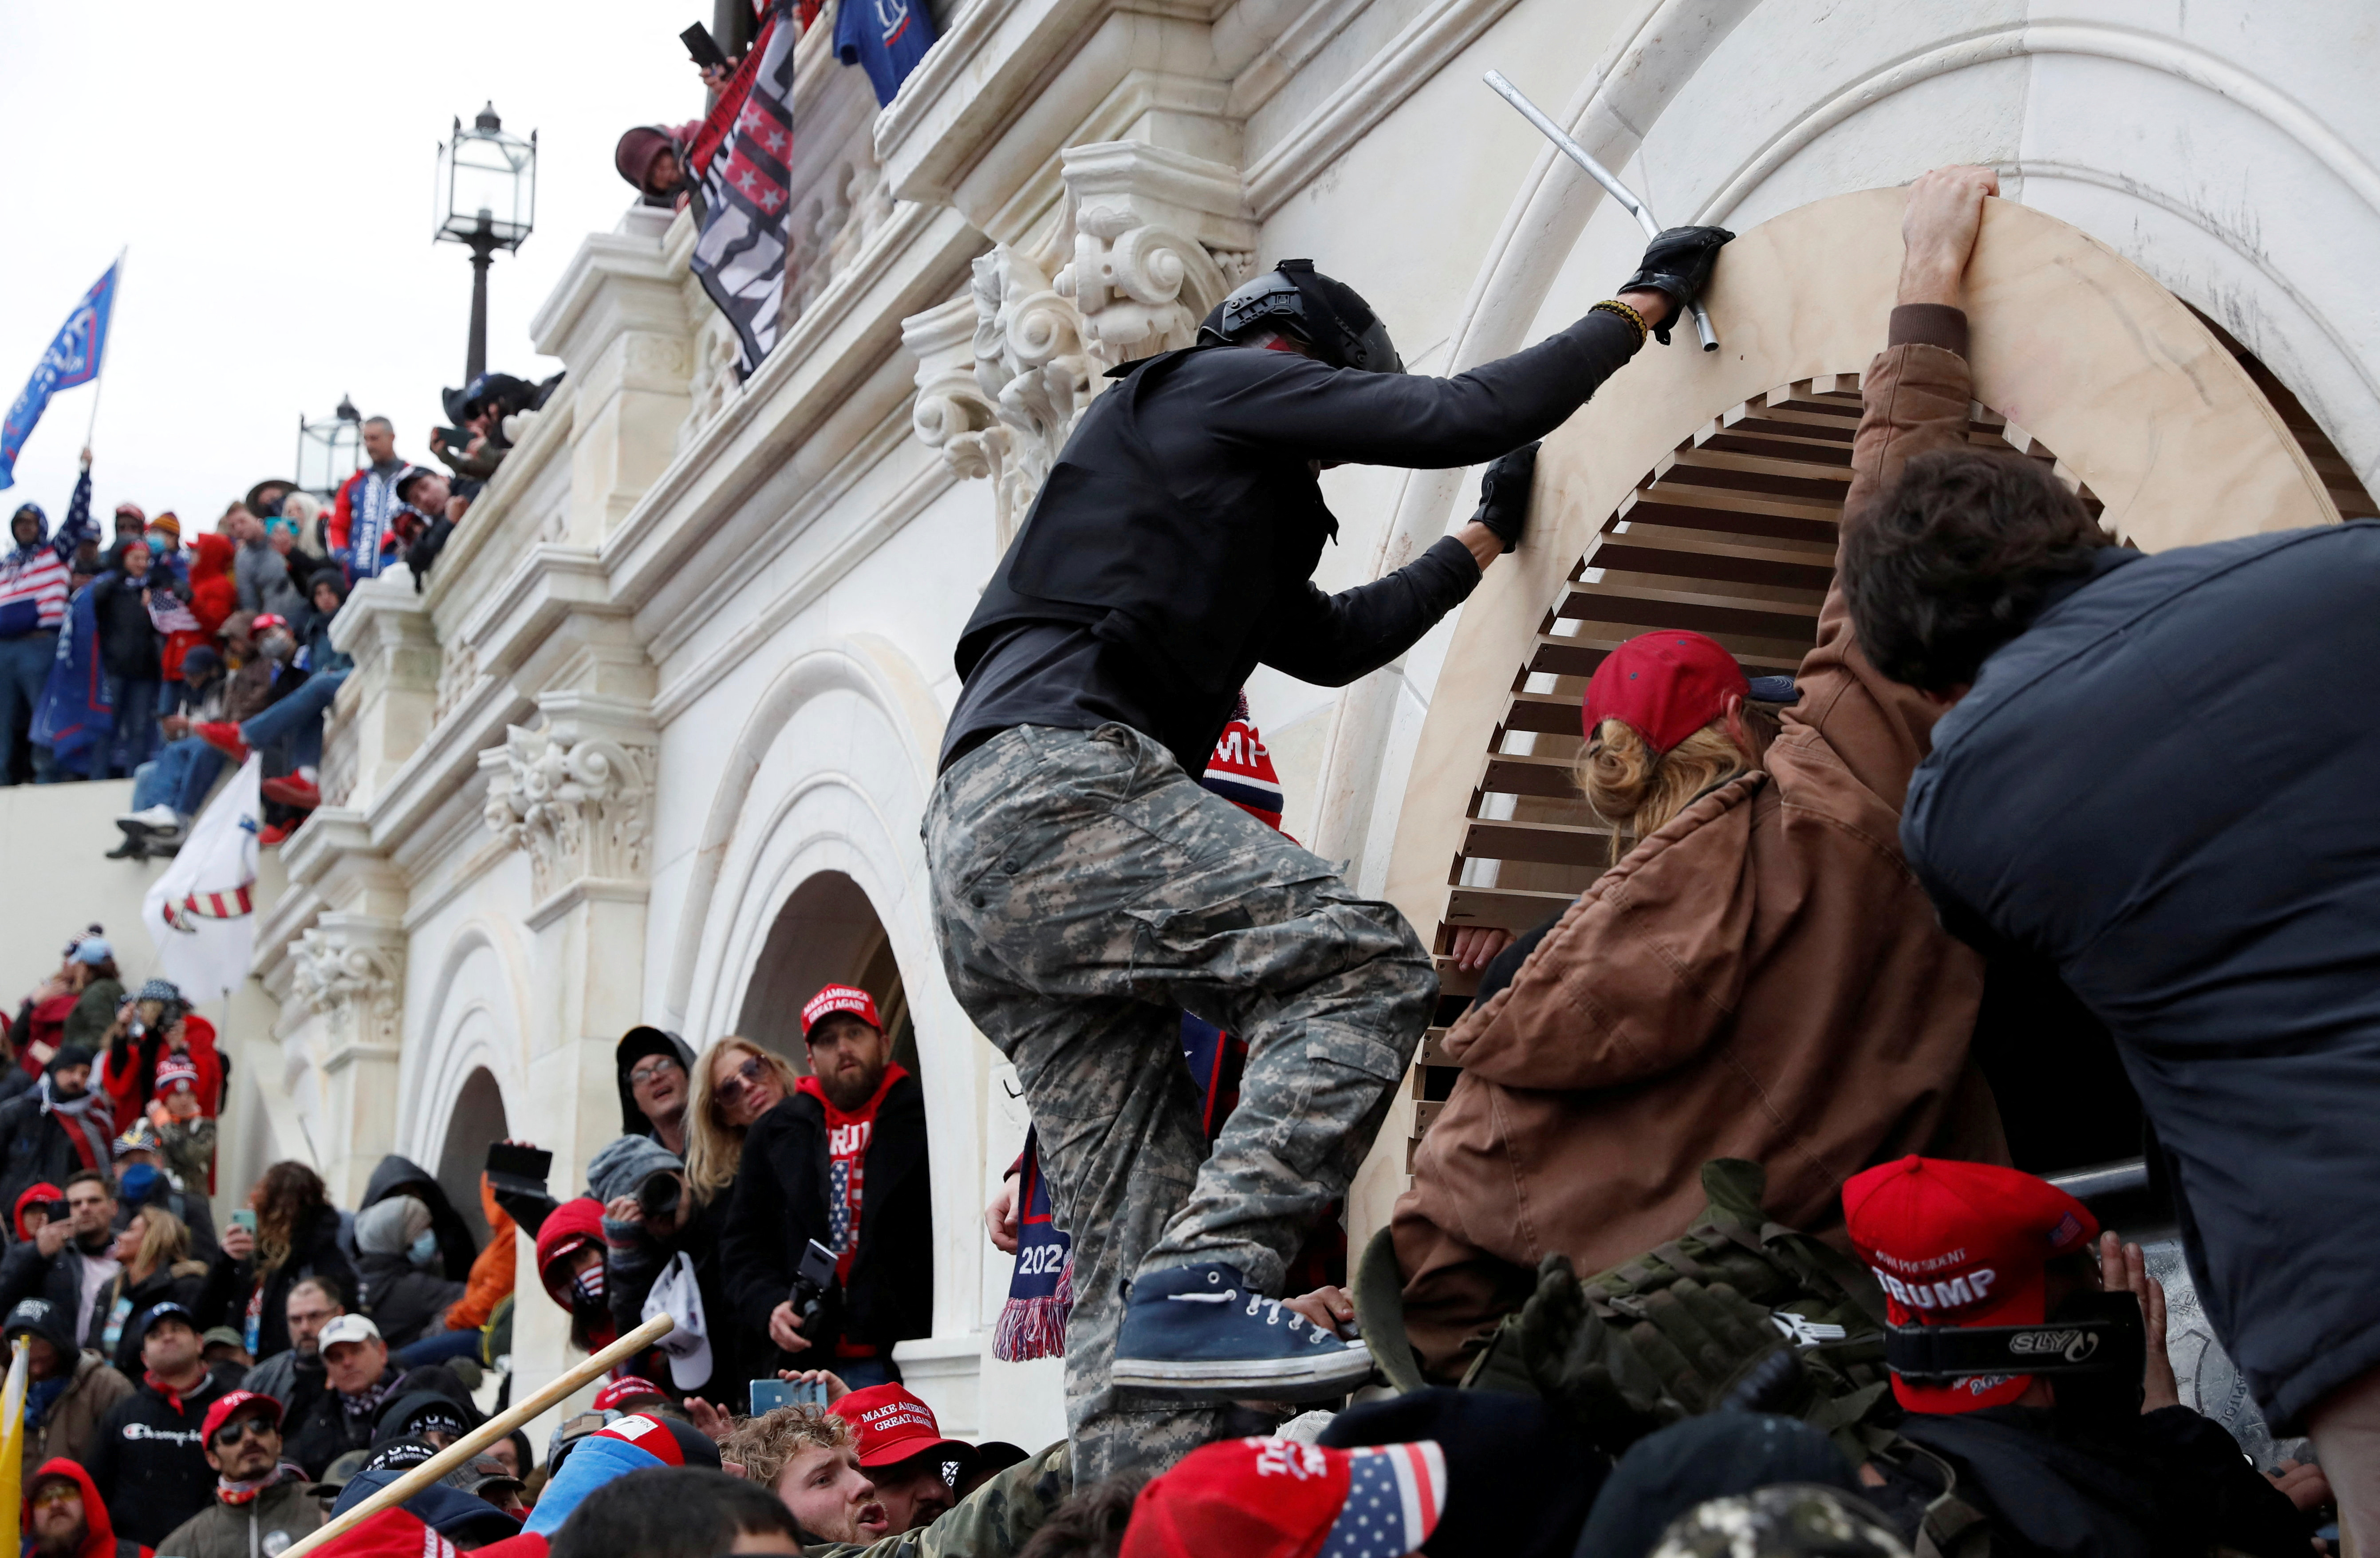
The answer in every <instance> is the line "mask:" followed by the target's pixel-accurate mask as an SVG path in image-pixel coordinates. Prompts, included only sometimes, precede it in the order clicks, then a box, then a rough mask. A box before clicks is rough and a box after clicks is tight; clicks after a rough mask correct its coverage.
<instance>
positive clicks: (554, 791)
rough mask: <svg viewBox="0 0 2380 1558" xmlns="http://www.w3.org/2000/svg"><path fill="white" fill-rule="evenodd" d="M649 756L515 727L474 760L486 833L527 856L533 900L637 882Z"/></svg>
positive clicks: (603, 740) (647, 750)
mask: <svg viewBox="0 0 2380 1558" xmlns="http://www.w3.org/2000/svg"><path fill="white" fill-rule="evenodd" d="M654 756H655V753H654V749H653V748H652V747H651V746H650V745H649V744H645V743H634V744H631V743H627V742H623V741H619V740H614V739H612V738H610V737H608V736H581V737H578V738H576V739H574V738H572V737H571V736H569V735H567V734H563V735H557V734H555V733H554V732H553V731H550V730H526V729H523V728H522V727H521V726H519V725H512V726H510V727H508V728H507V729H506V730H505V732H504V745H503V746H501V747H496V748H492V749H489V750H487V751H484V752H481V753H480V770H481V771H482V772H483V773H486V774H487V775H488V801H487V809H486V812H485V816H486V818H487V823H488V827H489V829H490V830H491V831H492V832H493V833H494V834H496V835H497V836H498V837H500V838H503V839H504V840H505V841H506V842H507V843H509V844H512V845H514V846H516V847H518V848H521V849H525V850H527V851H528V857H529V865H530V870H531V874H532V880H533V881H534V882H535V886H536V893H537V896H538V897H539V899H540V900H543V899H545V898H546V897H548V896H550V895H553V893H555V892H557V891H559V890H561V889H562V888H565V887H566V886H568V885H570V884H571V883H573V882H579V881H583V880H586V879H589V878H597V879H604V880H610V881H622V880H626V881H641V880H642V879H643V878H644V876H645V873H646V870H647V869H648V867H649V863H650V862H649V858H648V852H647V848H646V842H647V827H648V822H649V816H648V807H649V805H650V801H651V798H652V775H653V762H654Z"/></svg>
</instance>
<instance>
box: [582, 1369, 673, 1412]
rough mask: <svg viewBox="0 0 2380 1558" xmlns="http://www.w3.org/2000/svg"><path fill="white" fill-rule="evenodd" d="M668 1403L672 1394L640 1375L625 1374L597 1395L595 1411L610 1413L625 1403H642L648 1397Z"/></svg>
mask: <svg viewBox="0 0 2380 1558" xmlns="http://www.w3.org/2000/svg"><path fill="white" fill-rule="evenodd" d="M649 1396H650V1397H653V1398H656V1399H658V1400H662V1401H667V1400H669V1399H670V1393H669V1392H667V1391H665V1390H663V1389H662V1388H661V1386H659V1385H657V1384H655V1383H653V1382H651V1381H650V1380H648V1379H646V1378H644V1377H643V1376H642V1375H639V1374H623V1375H621V1376H620V1377H619V1378H618V1379H616V1380H614V1381H613V1382H611V1383H610V1384H608V1385H605V1386H604V1387H603V1388H602V1389H601V1390H600V1391H597V1392H596V1393H595V1410H597V1411H598V1412H609V1411H612V1410H613V1409H615V1408H616V1407H618V1406H619V1405H620V1404H621V1403H622V1402H624V1401H642V1400H644V1399H646V1398H647V1397H649Z"/></svg>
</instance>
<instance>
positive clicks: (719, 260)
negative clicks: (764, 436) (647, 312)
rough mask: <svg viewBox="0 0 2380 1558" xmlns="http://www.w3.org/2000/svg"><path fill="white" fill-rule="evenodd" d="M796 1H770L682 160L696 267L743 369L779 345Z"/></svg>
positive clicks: (791, 135) (797, 32)
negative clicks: (762, 23)
mask: <svg viewBox="0 0 2380 1558" xmlns="http://www.w3.org/2000/svg"><path fill="white" fill-rule="evenodd" d="M793 12H794V0H774V3H773V4H772V5H771V6H770V14H769V20H768V25H767V27H766V28H765V29H764V30H762V32H761V34H760V37H759V41H758V42H756V43H754V44H753V46H752V52H751V53H750V54H748V55H745V57H744V64H743V66H742V67H740V68H738V69H737V71H736V72H735V77H734V78H733V79H731V80H729V82H728V83H727V86H726V89H725V90H724V91H722V92H721V93H720V94H719V101H718V102H717V103H714V104H713V105H712V106H711V110H710V117H709V118H708V119H707V120H705V121H704V123H703V127H702V133H701V134H700V135H698V136H697V137H696V138H695V142H694V149H693V152H692V153H691V155H690V158H689V161H691V162H692V164H693V165H694V171H695V174H696V176H698V178H700V179H701V181H702V204H703V226H702V236H701V237H698V238H697V239H696V240H695V245H694V262H693V263H694V274H695V275H696V276H697V278H698V279H699V280H700V281H701V283H702V286H703V290H704V291H706V292H708V293H710V300H711V301H712V302H714V303H716V304H718V305H719V311H720V312H722V313H723V314H725V315H726V316H727V322H728V323H730V324H732V325H734V326H735V335H736V338H737V340H738V341H740V342H741V343H742V346H741V349H740V350H739V352H738V354H737V359H738V360H737V364H736V367H737V370H738V371H739V372H741V373H742V374H743V375H744V376H745V377H747V378H748V377H750V375H751V374H752V372H753V371H754V370H756V369H758V368H759V366H760V362H761V359H764V358H766V357H767V356H768V355H769V349H770V348H771V347H774V346H775V345H776V344H777V316H778V308H779V305H780V303H781V301H782V299H783V296H784V290H785V250H786V212H787V208H788V207H789V206H790V205H791V204H792V203H793V191H792V190H791V189H789V188H787V184H788V175H787V172H786V165H787V164H789V163H790V162H791V161H792V158H793V150H794V102H793V99H794V44H795V43H796V42H798V41H799V40H800V38H801V28H800V26H799V24H797V23H796V22H795V18H794V14H793Z"/></svg>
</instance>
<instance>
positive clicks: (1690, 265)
mask: <svg viewBox="0 0 2380 1558" xmlns="http://www.w3.org/2000/svg"><path fill="white" fill-rule="evenodd" d="M1733 237H1735V235H1734V234H1733V233H1730V232H1729V231H1728V230H1727V229H1726V228H1724V227H1672V228H1670V230H1669V231H1667V232H1665V233H1663V234H1662V235H1661V236H1660V237H1657V238H1655V239H1654V240H1653V241H1652V242H1651V243H1649V244H1647V245H1645V258H1644V260H1643V261H1641V262H1639V263H1638V264H1637V267H1636V274H1634V275H1633V276H1630V277H1629V278H1628V279H1627V280H1626V281H1624V282H1622V283H1621V284H1620V290H1621V291H1622V292H1640V291H1641V292H1658V293H1659V294H1661V296H1663V297H1664V298H1668V299H1669V300H1670V311H1669V314H1668V316H1667V317H1665V318H1664V319H1663V320H1662V321H1661V323H1659V324H1658V325H1657V326H1655V327H1654V330H1653V338H1654V339H1656V340H1658V341H1659V342H1660V343H1661V344H1662V345H1663V346H1665V347H1666V346H1668V345H1669V344H1670V326H1671V325H1673V324H1675V323H1678V322H1679V321H1680V320H1682V319H1683V318H1685V317H1686V310H1687V309H1688V308H1689V307H1690V306H1691V305H1692V304H1693V303H1694V299H1695V298H1699V297H1701V296H1702V290H1703V288H1704V287H1706V286H1709V285H1710V274H1711V267H1712V266H1713V265H1714V264H1716V263H1718V251H1719V247H1720V246H1721V245H1722V244H1725V243H1726V242H1728V241H1729V240H1730V239H1731V238H1733Z"/></svg>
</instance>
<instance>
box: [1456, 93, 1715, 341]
mask: <svg viewBox="0 0 2380 1558" xmlns="http://www.w3.org/2000/svg"><path fill="white" fill-rule="evenodd" d="M1487 80H1488V85H1489V86H1490V87H1493V88H1494V89H1495V91H1496V95H1497V96H1499V97H1500V98H1502V99H1503V100H1504V101H1505V102H1507V103H1511V104H1512V106H1513V107H1515V108H1517V109H1519V110H1520V111H1521V117H1523V118H1524V119H1526V120H1528V121H1529V123H1531V124H1533V125H1535V126H1536V127H1537V131H1538V133H1539V134H1541V135H1543V136H1544V137H1545V138H1546V139H1547V140H1550V141H1552V142H1553V143H1554V145H1555V146H1556V147H1558V148H1560V151H1561V153H1562V155H1563V156H1565V157H1568V158H1569V159H1570V160H1571V161H1572V162H1574V163H1576V164H1578V165H1579V166H1580V167H1582V168H1584V169H1585V170H1586V176H1588V177H1589V178H1592V179H1594V180H1595V181H1596V182H1597V184H1600V185H1602V186H1603V187H1604V189H1606V190H1608V191H1609V193H1610V195H1611V198H1612V199H1613V200H1615V201H1619V202H1620V203H1621V206H1622V207H1623V208H1625V210H1626V211H1627V213H1628V214H1629V215H1631V216H1633V217H1634V218H1635V219H1636V223H1637V225H1639V226H1641V227H1643V228H1644V229H1645V237H1648V238H1657V237H1660V236H1661V225H1660V224H1659V223H1658V222H1656V221H1654V220H1653V213H1651V212H1649V211H1647V210H1645V202H1644V201H1640V200H1638V199H1637V198H1636V197H1635V195H1634V194H1633V193H1632V192H1631V191H1630V190H1629V188H1628V186H1627V185H1625V184H1622V183H1621V182H1620V180H1619V179H1617V178H1615V177H1613V176H1612V174H1611V170H1610V169H1609V168H1607V167H1605V166H1604V165H1603V164H1601V163H1598V162H1597V161H1596V160H1595V159H1594V158H1593V157H1591V156H1589V155H1587V151H1586V148H1585V147H1584V146H1581V145H1580V144H1579V143H1578V142H1577V141H1575V140H1572V139H1571V138H1570V137H1569V136H1567V135H1564V134H1563V133H1562V128H1561V127H1560V125H1558V124H1555V123H1554V122H1553V121H1552V120H1551V119H1548V117H1546V114H1545V110H1543V109H1542V108H1539V107H1538V106H1537V105H1536V103H1531V102H1530V101H1529V100H1528V99H1527V98H1526V97H1524V96H1523V95H1522V92H1521V89H1520V88H1518V87H1516V86H1514V85H1513V84H1512V82H1510V81H1508V80H1506V79H1504V73H1503V72H1502V71H1500V70H1490V71H1489V72H1488V77H1487ZM1694 334H1695V335H1700V336H1701V337H1702V339H1703V350H1705V351H1706V352H1715V351H1717V350H1718V332H1717V331H1715V330H1713V329H1712V328H1711V322H1710V315H1709V314H1708V313H1707V312H1706V311H1705V310H1704V309H1703V306H1702V303H1701V301H1700V300H1699V299H1698V300H1696V302H1695V303H1694Z"/></svg>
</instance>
